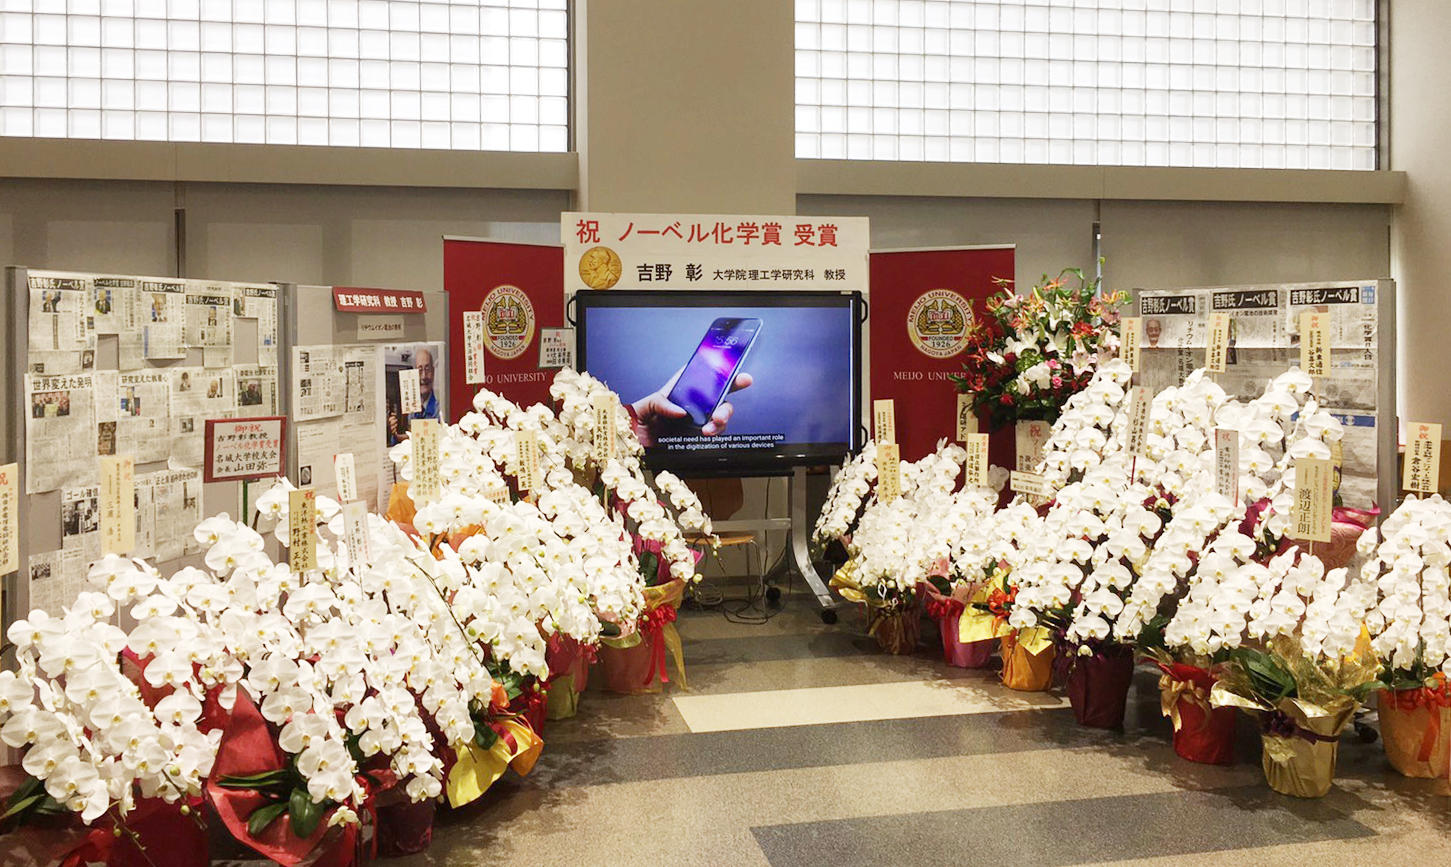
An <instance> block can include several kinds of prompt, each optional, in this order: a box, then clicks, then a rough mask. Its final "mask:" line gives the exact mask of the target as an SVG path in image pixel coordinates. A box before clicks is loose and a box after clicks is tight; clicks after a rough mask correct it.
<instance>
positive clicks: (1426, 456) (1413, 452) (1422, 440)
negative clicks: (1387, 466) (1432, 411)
mask: <svg viewBox="0 0 1451 867" xmlns="http://www.w3.org/2000/svg"><path fill="white" fill-rule="evenodd" d="M1406 430H1407V433H1409V434H1410V439H1409V440H1407V441H1406V456H1405V467H1404V468H1403V470H1402V473H1401V487H1402V488H1403V489H1405V490H1407V491H1415V492H1416V493H1418V494H1434V493H1436V492H1437V491H1439V490H1440V489H1441V426H1440V425H1439V424H1430V423H1427V422H1413V423H1412V424H1410V425H1408V426H1407V429H1406Z"/></svg>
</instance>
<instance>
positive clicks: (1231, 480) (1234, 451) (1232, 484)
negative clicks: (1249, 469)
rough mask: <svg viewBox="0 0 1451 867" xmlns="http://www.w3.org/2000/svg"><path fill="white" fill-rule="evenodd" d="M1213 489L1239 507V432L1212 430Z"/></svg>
mask: <svg viewBox="0 0 1451 867" xmlns="http://www.w3.org/2000/svg"><path fill="white" fill-rule="evenodd" d="M1214 489H1215V490H1216V491H1218V492H1219V493H1220V494H1223V495H1224V496H1226V497H1228V498H1229V501H1230V502H1231V503H1234V504H1235V505H1239V431H1237V430H1231V429H1230V428H1227V427H1217V428H1215V429H1214Z"/></svg>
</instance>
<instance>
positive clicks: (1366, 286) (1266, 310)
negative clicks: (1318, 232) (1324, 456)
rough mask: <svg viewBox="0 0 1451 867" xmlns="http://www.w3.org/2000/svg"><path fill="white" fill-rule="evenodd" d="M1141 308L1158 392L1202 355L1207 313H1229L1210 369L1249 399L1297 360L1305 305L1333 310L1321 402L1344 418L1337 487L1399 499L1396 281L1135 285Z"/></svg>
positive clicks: (1364, 502)
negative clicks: (1220, 359) (1215, 367)
mask: <svg viewBox="0 0 1451 867" xmlns="http://www.w3.org/2000/svg"><path fill="white" fill-rule="evenodd" d="M1135 296H1136V304H1135V310H1136V315H1138V316H1139V317H1141V327H1140V335H1141V336H1140V344H1139V345H1140V353H1141V354H1140V367H1139V370H1140V374H1139V382H1140V384H1142V385H1145V386H1147V387H1148V388H1149V390H1150V392H1151V393H1157V392H1159V391H1160V390H1162V389H1164V388H1167V387H1169V386H1173V385H1178V384H1180V383H1182V382H1183V381H1184V378H1185V377H1186V376H1188V374H1189V373H1190V372H1191V371H1193V370H1194V369H1196V368H1199V367H1203V366H1205V365H1206V361H1207V355H1208V349H1209V344H1210V330H1211V329H1210V323H1211V321H1212V317H1213V316H1214V314H1228V317H1229V319H1228V332H1227V335H1226V336H1225V338H1224V341H1225V346H1224V347H1223V352H1224V362H1225V363H1224V368H1225V370H1224V372H1223V373H1215V374H1213V376H1214V379H1215V380H1216V381H1217V382H1218V383H1219V384H1220V385H1222V386H1223V387H1224V388H1225V390H1226V391H1228V392H1229V393H1230V394H1231V395H1233V396H1235V397H1238V398H1241V399H1245V400H1249V399H1253V398H1255V397H1257V396H1258V395H1259V394H1261V393H1262V391H1263V389H1264V385H1265V382H1266V381H1268V380H1269V379H1272V378H1273V377H1275V376H1277V375H1278V374H1280V373H1283V372H1284V371H1285V370H1286V369H1287V368H1289V367H1292V366H1296V365H1299V364H1300V358H1301V354H1300V344H1301V339H1300V338H1301V334H1300V325H1301V315H1302V314H1305V313H1319V314H1324V315H1326V316H1328V317H1329V348H1330V353H1329V358H1328V364H1327V366H1326V367H1327V369H1326V375H1325V376H1323V377H1319V376H1317V377H1316V378H1315V386H1314V388H1315V393H1316V394H1317V395H1318V396H1319V397H1320V399H1321V402H1322V405H1323V406H1324V407H1326V408H1327V409H1328V410H1330V411H1331V412H1332V413H1334V414H1335V416H1336V417H1337V418H1339V419H1340V421H1341V423H1342V424H1344V425H1345V441H1344V446H1343V454H1344V466H1343V471H1342V473H1343V478H1342V482H1341V489H1340V491H1341V495H1342V497H1343V498H1344V501H1345V504H1346V505H1347V506H1352V507H1357V508H1369V507H1370V506H1372V505H1379V506H1380V508H1381V509H1382V510H1385V511H1388V510H1389V509H1390V508H1392V507H1393V506H1394V505H1395V502H1396V494H1397V484H1398V479H1397V477H1396V452H1397V447H1398V439H1397V437H1398V432H1397V421H1396V404H1395V395H1396V383H1395V362H1396V347H1395V333H1396V330H1395V309H1396V308H1395V284H1394V282H1393V281H1390V280H1353V281H1339V282H1327V283H1275V284H1264V285H1246V286H1216V287H1199V288H1188V289H1139V290H1136V291H1135Z"/></svg>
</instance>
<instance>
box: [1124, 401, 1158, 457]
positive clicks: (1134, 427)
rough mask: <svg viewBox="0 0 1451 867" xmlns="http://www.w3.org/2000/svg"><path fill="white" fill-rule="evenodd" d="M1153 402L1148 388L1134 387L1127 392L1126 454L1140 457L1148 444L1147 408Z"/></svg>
mask: <svg viewBox="0 0 1451 867" xmlns="http://www.w3.org/2000/svg"><path fill="white" fill-rule="evenodd" d="M1152 404H1153V400H1152V399H1151V398H1150V397H1149V390H1148V388H1146V387H1144V386H1142V385H1136V386H1134V387H1133V388H1132V389H1130V390H1129V430H1128V437H1129V438H1128V443H1127V445H1128V452H1129V454H1131V455H1142V454H1144V452H1145V451H1146V450H1147V448H1148V444H1149V407H1150V406H1152Z"/></svg>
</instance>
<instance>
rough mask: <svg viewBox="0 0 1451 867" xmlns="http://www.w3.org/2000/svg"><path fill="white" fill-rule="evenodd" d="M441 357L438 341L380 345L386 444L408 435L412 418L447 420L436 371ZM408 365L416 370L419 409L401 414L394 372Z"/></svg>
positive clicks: (440, 347)
mask: <svg viewBox="0 0 1451 867" xmlns="http://www.w3.org/2000/svg"><path fill="white" fill-rule="evenodd" d="M442 357H443V346H442V344H440V343H418V344H413V345H403V346H385V347H383V369H384V376H383V383H384V395H383V398H384V400H383V407H384V413H385V421H386V425H385V430H384V436H385V440H386V443H387V444H388V445H389V446H395V445H397V444H398V443H400V442H402V441H403V440H405V439H407V438H408V429H409V427H410V425H411V422H413V421H416V420H419V419H425V418H427V419H436V420H438V421H442V422H446V421H448V419H447V418H445V414H444V412H443V402H444V390H443V387H442V386H443V383H442V382H441V380H440V373H441V371H440V370H439V363H440V361H439V360H440V359H441V358H442ZM409 368H412V369H413V370H416V371H417V372H418V403H419V409H418V411H417V412H411V413H404V412H403V410H402V406H403V400H402V394H401V392H400V390H399V388H398V373H399V371H402V370H407V369H409Z"/></svg>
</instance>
